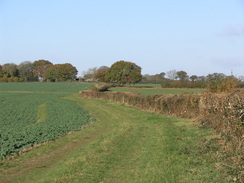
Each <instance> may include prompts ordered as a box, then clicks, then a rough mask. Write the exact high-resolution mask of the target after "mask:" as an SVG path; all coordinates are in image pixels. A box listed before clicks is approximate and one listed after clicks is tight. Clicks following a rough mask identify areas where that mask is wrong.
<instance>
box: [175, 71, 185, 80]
mask: <svg viewBox="0 0 244 183" xmlns="http://www.w3.org/2000/svg"><path fill="white" fill-rule="evenodd" d="M176 74H177V78H179V79H180V81H187V80H188V75H187V73H186V72H185V71H178V72H177V73H176Z"/></svg>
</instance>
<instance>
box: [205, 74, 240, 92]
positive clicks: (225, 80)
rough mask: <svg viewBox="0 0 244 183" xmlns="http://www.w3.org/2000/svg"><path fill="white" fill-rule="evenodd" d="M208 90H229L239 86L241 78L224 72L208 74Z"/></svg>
mask: <svg viewBox="0 0 244 183" xmlns="http://www.w3.org/2000/svg"><path fill="white" fill-rule="evenodd" d="M207 82H208V86H207V88H208V91H210V92H214V93H218V92H229V91H231V90H233V89H234V88H235V87H237V86H238V84H239V80H238V79H237V78H235V77H234V76H226V75H225V74H222V73H213V74H209V75H208V76H207Z"/></svg>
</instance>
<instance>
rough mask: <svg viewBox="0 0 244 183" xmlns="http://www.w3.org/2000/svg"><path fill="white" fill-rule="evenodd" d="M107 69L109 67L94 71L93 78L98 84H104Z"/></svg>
mask: <svg viewBox="0 0 244 183" xmlns="http://www.w3.org/2000/svg"><path fill="white" fill-rule="evenodd" d="M108 69H109V67H107V66H101V67H99V68H98V69H97V70H96V73H95V75H94V78H95V79H97V80H98V81H100V82H105V75H106V73H107V70H108Z"/></svg>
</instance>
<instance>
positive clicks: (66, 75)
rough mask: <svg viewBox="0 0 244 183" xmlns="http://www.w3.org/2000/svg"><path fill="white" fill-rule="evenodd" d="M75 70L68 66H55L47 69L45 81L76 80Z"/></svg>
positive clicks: (67, 64)
mask: <svg viewBox="0 0 244 183" xmlns="http://www.w3.org/2000/svg"><path fill="white" fill-rule="evenodd" d="M77 73H78V71H77V69H76V68H75V67H74V66H73V65H71V64H69V63H66V64H55V65H52V66H51V67H49V69H48V70H47V73H46V79H49V80H51V81H66V80H73V79H75V78H76V75H77Z"/></svg>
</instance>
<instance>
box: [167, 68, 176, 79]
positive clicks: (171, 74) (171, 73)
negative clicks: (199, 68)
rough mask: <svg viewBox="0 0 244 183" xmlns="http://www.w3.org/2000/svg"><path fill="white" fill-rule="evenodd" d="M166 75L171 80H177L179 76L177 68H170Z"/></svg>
mask: <svg viewBox="0 0 244 183" xmlns="http://www.w3.org/2000/svg"><path fill="white" fill-rule="evenodd" d="M166 75H167V77H168V78H169V79H171V80H176V78H177V71H176V70H170V71H168V72H166Z"/></svg>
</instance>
